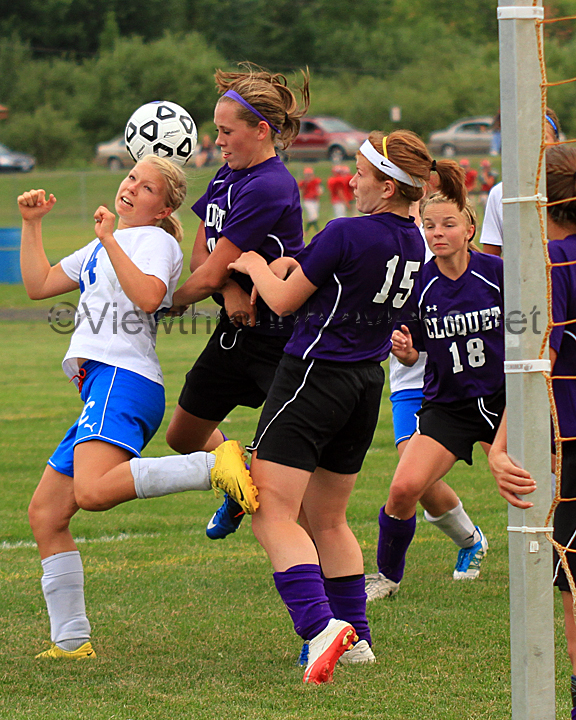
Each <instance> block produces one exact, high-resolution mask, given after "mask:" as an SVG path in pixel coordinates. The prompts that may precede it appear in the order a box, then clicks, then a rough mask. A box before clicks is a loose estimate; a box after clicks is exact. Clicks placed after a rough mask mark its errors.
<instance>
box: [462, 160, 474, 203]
mask: <svg viewBox="0 0 576 720" xmlns="http://www.w3.org/2000/svg"><path fill="white" fill-rule="evenodd" d="M460 167H463V168H464V172H465V178H464V185H465V186H466V192H467V193H468V195H471V194H472V193H475V192H477V190H478V170H475V169H474V168H473V167H470V160H468V158H462V160H460Z"/></svg>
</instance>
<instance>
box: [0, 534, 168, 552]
mask: <svg viewBox="0 0 576 720" xmlns="http://www.w3.org/2000/svg"><path fill="white" fill-rule="evenodd" d="M160 536H161V533H118V535H102V536H101V537H98V538H84V537H78V538H74V542H75V543H76V544H77V545H81V544H84V543H86V544H93V543H111V542H121V541H122V540H141V539H152V538H159V537H160ZM35 547H37V545H36V543H35V542H34V541H33V540H17V541H16V542H12V543H11V542H6V541H3V542H2V543H0V550H18V549H20V548H35Z"/></svg>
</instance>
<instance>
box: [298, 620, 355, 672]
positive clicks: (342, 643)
mask: <svg viewBox="0 0 576 720" xmlns="http://www.w3.org/2000/svg"><path fill="white" fill-rule="evenodd" d="M357 639H358V635H356V630H354V628H353V627H352V625H350V623H347V622H344V620H336V619H334V618H332V620H330V622H329V623H328V625H326V627H325V628H324V630H322V632H321V633H318V635H316V637H314V638H312V640H310V646H309V651H308V665H307V666H306V670H305V672H304V678H303V681H304V682H305V683H312V684H314V685H321V684H322V683H327V682H331V681H332V675H333V673H334V667H335V665H336V663H337V662H338V659H339V658H340V656H341V655H343V653H345V652H346V650H348V648H349V647H350V646H351V645H352V643H354V642H355V641H356V640H357Z"/></svg>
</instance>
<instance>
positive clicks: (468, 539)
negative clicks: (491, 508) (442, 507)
mask: <svg viewBox="0 0 576 720" xmlns="http://www.w3.org/2000/svg"><path fill="white" fill-rule="evenodd" d="M424 518H425V519H426V520H427V521H428V522H429V523H431V524H432V525H435V526H436V527H437V528H438V529H439V530H442V532H443V533H444V534H445V535H448V537H449V538H451V539H452V540H453V541H454V542H455V543H456V545H458V547H459V548H469V547H472V545H474V544H475V543H477V542H478V541H479V540H480V533H479V532H478V530H476V528H475V527H474V523H473V522H472V520H470V518H469V517H468V514H467V513H466V510H464V507H463V505H462V502H461V501H460V500H458V505H456V507H455V508H452V510H448V512H445V513H444V514H443V515H439V516H438V517H434V516H432V515H430V513H429V512H428V511H427V510H424Z"/></svg>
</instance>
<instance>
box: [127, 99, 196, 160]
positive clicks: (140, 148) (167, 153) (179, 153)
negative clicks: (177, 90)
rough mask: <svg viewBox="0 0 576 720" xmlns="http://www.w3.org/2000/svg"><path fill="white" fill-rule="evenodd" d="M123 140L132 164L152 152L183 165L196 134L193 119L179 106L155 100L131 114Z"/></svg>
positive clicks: (192, 147) (189, 156)
mask: <svg viewBox="0 0 576 720" xmlns="http://www.w3.org/2000/svg"><path fill="white" fill-rule="evenodd" d="M124 137H125V140H126V148H127V150H128V152H129V153H130V155H131V156H132V159H133V160H134V162H138V160H140V159H141V158H143V157H144V155H151V154H152V153H154V154H155V155H159V156H160V157H165V158H170V160H172V161H173V162H175V163H177V164H178V165H185V164H186V163H187V162H188V160H189V159H190V158H191V157H192V153H193V152H194V148H195V147H196V141H197V139H198V132H197V130H196V125H195V124H194V120H192V118H191V117H190V115H189V113H187V112H186V110H184V108H182V107H180V105H176V103H173V102H170V101H168V100H155V101H154V102H149V103H146V105H142V107H139V108H138V110H136V112H134V113H133V114H132V117H131V118H130V120H128V124H127V125H126V131H125V133H124Z"/></svg>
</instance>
